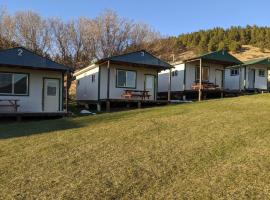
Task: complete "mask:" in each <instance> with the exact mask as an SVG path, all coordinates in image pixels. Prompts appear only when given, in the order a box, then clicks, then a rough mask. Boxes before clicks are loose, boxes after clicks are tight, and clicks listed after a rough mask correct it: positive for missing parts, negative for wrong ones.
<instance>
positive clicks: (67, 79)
mask: <svg viewBox="0 0 270 200" xmlns="http://www.w3.org/2000/svg"><path fill="white" fill-rule="evenodd" d="M66 76H67V78H66V91H65V92H66V94H65V96H66V99H65V103H66V112H68V84H69V83H68V81H69V74H68V73H67V74H66Z"/></svg>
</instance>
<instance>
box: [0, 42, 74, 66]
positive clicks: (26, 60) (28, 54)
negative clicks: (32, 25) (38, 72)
mask: <svg viewBox="0 0 270 200" xmlns="http://www.w3.org/2000/svg"><path fill="white" fill-rule="evenodd" d="M0 65H7V66H9V67H13V66H14V67H23V68H31V69H49V70H56V71H70V68H69V67H66V66H64V65H62V64H59V63H56V62H54V61H52V60H50V59H48V58H45V57H42V56H40V55H38V54H36V53H34V52H32V51H30V50H28V49H26V48H24V47H15V48H11V49H5V50H1V51H0Z"/></svg>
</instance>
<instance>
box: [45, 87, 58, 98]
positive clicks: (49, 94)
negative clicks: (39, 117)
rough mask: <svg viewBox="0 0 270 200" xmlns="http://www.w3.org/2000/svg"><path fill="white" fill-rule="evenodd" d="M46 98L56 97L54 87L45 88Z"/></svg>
mask: <svg viewBox="0 0 270 200" xmlns="http://www.w3.org/2000/svg"><path fill="white" fill-rule="evenodd" d="M47 96H56V86H55V87H54V86H48V87H47Z"/></svg>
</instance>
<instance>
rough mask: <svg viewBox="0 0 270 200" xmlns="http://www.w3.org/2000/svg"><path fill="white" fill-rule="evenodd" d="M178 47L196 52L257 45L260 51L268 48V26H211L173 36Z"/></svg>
mask: <svg viewBox="0 0 270 200" xmlns="http://www.w3.org/2000/svg"><path fill="white" fill-rule="evenodd" d="M173 40H176V41H177V42H176V43H177V45H178V47H179V48H184V49H185V48H186V49H189V48H192V49H194V50H195V51H196V52H197V53H205V52H211V51H215V50H222V49H225V50H229V51H234V52H237V51H240V50H241V49H242V45H252V46H256V47H259V48H260V49H261V51H264V50H265V49H270V28H269V27H258V26H255V25H254V26H249V25H247V26H246V27H240V26H232V27H230V28H228V29H223V28H213V29H209V30H200V31H198V32H194V33H189V34H182V35H179V36H178V37H174V38H173Z"/></svg>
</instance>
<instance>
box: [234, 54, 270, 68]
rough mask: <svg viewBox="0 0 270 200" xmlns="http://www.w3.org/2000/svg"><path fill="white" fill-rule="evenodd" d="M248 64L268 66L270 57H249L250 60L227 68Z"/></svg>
mask: <svg viewBox="0 0 270 200" xmlns="http://www.w3.org/2000/svg"><path fill="white" fill-rule="evenodd" d="M248 65H265V66H269V67H270V58H268V57H266V58H257V59H251V60H247V61H244V62H243V63H242V64H240V65H233V66H230V67H229V68H239V67H243V66H248Z"/></svg>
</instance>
